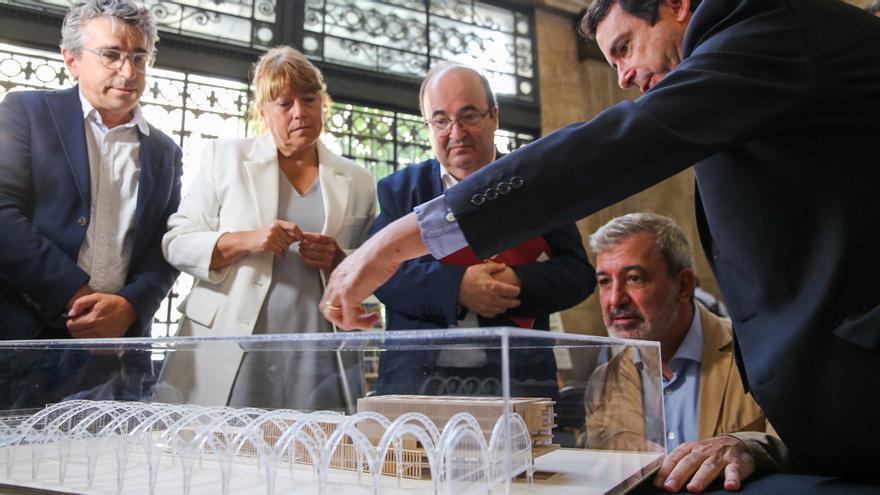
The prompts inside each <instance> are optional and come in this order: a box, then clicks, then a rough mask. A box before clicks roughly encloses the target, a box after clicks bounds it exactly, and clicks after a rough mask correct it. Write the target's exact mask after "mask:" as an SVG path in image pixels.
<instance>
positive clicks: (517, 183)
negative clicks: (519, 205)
mask: <svg viewBox="0 0 880 495" xmlns="http://www.w3.org/2000/svg"><path fill="white" fill-rule="evenodd" d="M524 182H525V181H524V180H523V178H522V177H520V176H516V177H511V178H510V186H511V187H513V188H514V189H519V188H521V187H522V186H523V183H524Z"/></svg>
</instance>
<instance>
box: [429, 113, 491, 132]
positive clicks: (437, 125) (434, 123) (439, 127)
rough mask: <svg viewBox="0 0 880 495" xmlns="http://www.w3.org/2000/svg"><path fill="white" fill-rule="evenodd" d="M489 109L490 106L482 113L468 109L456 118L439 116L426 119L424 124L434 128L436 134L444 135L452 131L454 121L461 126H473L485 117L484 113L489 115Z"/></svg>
mask: <svg viewBox="0 0 880 495" xmlns="http://www.w3.org/2000/svg"><path fill="white" fill-rule="evenodd" d="M491 111H492V108H489V109H488V110H486V111H485V112H483V113H480V112H478V111H476V110H468V111H466V112H462V114H461V115H459V116H458V117H456V118H449V117H439V118H436V119H431V120H426V121H425V124H426V125H428V126H430V127H432V128H433V129H434V132H435V133H436V134H437V135H438V136H445V135H447V134H449V133H450V132H452V126H453V125H454V124H455V123H456V122H458V125H460V126H462V127H471V126H475V125H477V124H479V123H480V121H482V120H483V118H484V117H486V115H489V112H491Z"/></svg>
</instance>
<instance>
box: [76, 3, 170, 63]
mask: <svg viewBox="0 0 880 495" xmlns="http://www.w3.org/2000/svg"><path fill="white" fill-rule="evenodd" d="M97 17H109V18H110V19H111V20H112V21H113V22H116V20H117V19H118V20H120V21H122V22H124V23H126V24H129V25H131V26H133V27H136V28H137V29H139V30H140V31H141V32H142V33H144V36H146V38H147V47H146V48H147V53H148V54H149V59H150V60H151V61H152V59H153V57H154V56H155V53H156V42H157V41H159V32H158V30H157V29H156V21H155V20H153V16H152V14H150V11H149V10H148V9H147V8H146V7H144V6H143V5H141V4H140V3H138V2H135V1H133V0H84V1H78V2H76V3H74V4H73V5H72V6H71V7H70V10H69V11H67V15H65V16H64V23H63V24H62V25H61V48H62V49H64V50H67V51H69V52H70V53H72V54H73V55H74V56H76V57H79V56H80V54H82V49H83V47H84V45H85V40H84V39H83V27H84V26H85V24H86V23H87V22H88V21H90V20H92V19H95V18H97Z"/></svg>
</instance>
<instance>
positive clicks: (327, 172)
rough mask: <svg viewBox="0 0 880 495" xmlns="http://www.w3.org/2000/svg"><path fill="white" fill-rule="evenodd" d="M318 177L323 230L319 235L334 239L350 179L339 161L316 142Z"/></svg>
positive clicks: (349, 187)
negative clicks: (322, 207)
mask: <svg viewBox="0 0 880 495" xmlns="http://www.w3.org/2000/svg"><path fill="white" fill-rule="evenodd" d="M318 162H319V165H318V177H319V178H320V180H321V196H322V197H323V199H324V228H322V229H321V233H322V234H324V235H328V236H330V237H336V236H337V234H339V231H340V229H342V222H343V221H344V220H345V212H346V210H347V209H348V193H349V190H350V189H351V177H350V176H349V175H348V174H347V173H345V170H344V169H343V167H341V166H340V163H339V160H338V159H337V158H336V157H335V156H334V155H333V154H332V153H330V151H329V150H328V149H327V148H326V147H324V143H322V142H321V141H318Z"/></svg>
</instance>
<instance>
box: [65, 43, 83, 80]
mask: <svg viewBox="0 0 880 495" xmlns="http://www.w3.org/2000/svg"><path fill="white" fill-rule="evenodd" d="M61 58H63V59H64V66H65V67H67V71H68V72H70V76H71V77H72V78H73V80H74V81H76V80H78V79H79V64H78V62H79V60H78V57H76V56H75V55H74V54H73V52H71V51H68V50H67V49H66V48H62V49H61Z"/></svg>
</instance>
